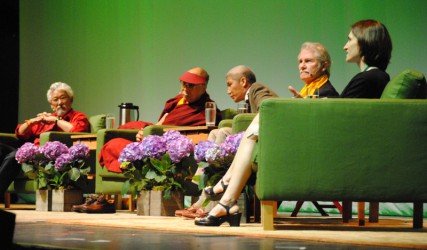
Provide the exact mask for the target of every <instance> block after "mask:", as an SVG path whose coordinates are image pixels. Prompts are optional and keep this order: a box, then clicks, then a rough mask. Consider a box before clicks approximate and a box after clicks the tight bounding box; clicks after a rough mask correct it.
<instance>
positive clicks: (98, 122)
mask: <svg viewBox="0 0 427 250" xmlns="http://www.w3.org/2000/svg"><path fill="white" fill-rule="evenodd" d="M105 117H106V115H105V114H101V115H93V116H90V117H89V118H88V120H89V123H90V132H91V133H96V132H98V130H100V129H103V128H105Z"/></svg>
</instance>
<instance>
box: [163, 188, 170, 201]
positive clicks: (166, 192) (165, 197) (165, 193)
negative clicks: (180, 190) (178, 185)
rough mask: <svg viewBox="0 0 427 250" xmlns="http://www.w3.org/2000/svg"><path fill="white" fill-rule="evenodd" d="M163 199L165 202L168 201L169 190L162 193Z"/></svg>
mask: <svg viewBox="0 0 427 250" xmlns="http://www.w3.org/2000/svg"><path fill="white" fill-rule="evenodd" d="M163 198H164V199H165V200H169V199H170V198H172V195H171V190H170V189H166V190H165V191H163Z"/></svg>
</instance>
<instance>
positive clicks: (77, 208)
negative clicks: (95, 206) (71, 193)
mask: <svg viewBox="0 0 427 250" xmlns="http://www.w3.org/2000/svg"><path fill="white" fill-rule="evenodd" d="M96 199H97V197H96V196H95V195H91V196H90V197H87V198H86V201H85V203H83V204H81V205H73V206H72V207H71V211H72V212H77V213H81V212H82V211H81V210H82V208H83V207H84V206H89V205H90V204H92V203H94V202H95V201H96Z"/></svg>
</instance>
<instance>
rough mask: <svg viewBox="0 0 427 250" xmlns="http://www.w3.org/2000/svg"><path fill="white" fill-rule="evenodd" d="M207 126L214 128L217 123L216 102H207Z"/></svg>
mask: <svg viewBox="0 0 427 250" xmlns="http://www.w3.org/2000/svg"><path fill="white" fill-rule="evenodd" d="M205 118H206V126H208V127H212V126H215V123H216V104H215V102H206V104H205Z"/></svg>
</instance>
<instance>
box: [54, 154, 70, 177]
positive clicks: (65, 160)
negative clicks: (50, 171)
mask: <svg viewBox="0 0 427 250" xmlns="http://www.w3.org/2000/svg"><path fill="white" fill-rule="evenodd" d="M73 161H74V159H73V156H72V155H71V154H68V153H66V154H62V155H60V156H59V157H58V158H56V161H55V169H56V170H57V171H60V172H64V171H65V170H67V165H69V164H71V163H72V162H73Z"/></svg>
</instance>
